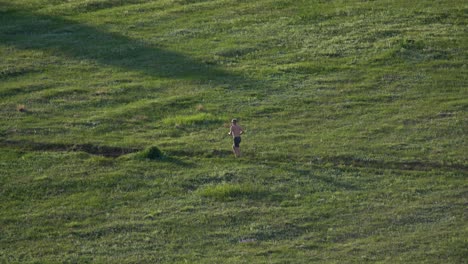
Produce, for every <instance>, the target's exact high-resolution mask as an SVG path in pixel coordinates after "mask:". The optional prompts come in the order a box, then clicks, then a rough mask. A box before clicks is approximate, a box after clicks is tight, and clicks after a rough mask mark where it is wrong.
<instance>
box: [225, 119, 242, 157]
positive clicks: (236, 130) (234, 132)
mask: <svg viewBox="0 0 468 264" xmlns="http://www.w3.org/2000/svg"><path fill="white" fill-rule="evenodd" d="M242 134H244V130H242V128H241V127H240V126H239V125H238V124H237V119H233V120H232V121H231V129H230V130H229V135H231V136H232V138H233V139H234V144H233V145H232V150H233V151H234V156H236V157H237V158H238V157H240V155H241V153H240V146H239V144H240V142H241V137H240V135H242Z"/></svg>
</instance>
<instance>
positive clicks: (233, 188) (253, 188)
mask: <svg viewBox="0 0 468 264" xmlns="http://www.w3.org/2000/svg"><path fill="white" fill-rule="evenodd" d="M197 194H198V195H200V196H202V197H208V198H213V199H216V200H222V201H225V200H230V199H235V198H251V199H255V198H260V197H262V196H264V195H265V194H266V190H265V189H264V187H261V186H258V185H255V184H252V183H243V184H239V183H221V184H217V185H208V186H205V187H202V188H200V189H198V190H197Z"/></svg>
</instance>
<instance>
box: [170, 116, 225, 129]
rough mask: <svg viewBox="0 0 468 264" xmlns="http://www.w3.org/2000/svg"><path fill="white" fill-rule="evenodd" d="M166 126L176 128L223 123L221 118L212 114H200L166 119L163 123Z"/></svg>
mask: <svg viewBox="0 0 468 264" xmlns="http://www.w3.org/2000/svg"><path fill="white" fill-rule="evenodd" d="M162 122H163V124H165V125H175V126H192V125H209V124H216V123H219V122H222V119H221V118H218V117H216V116H214V115H212V114H210V113H198V114H195V115H189V116H181V115H178V116H174V117H168V118H165V119H164V120H163V121H162Z"/></svg>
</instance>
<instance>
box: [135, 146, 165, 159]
mask: <svg viewBox="0 0 468 264" xmlns="http://www.w3.org/2000/svg"><path fill="white" fill-rule="evenodd" d="M137 157H139V158H143V159H149V160H161V159H163V158H164V157H165V155H164V153H163V152H162V151H161V150H160V149H159V148H158V147H156V146H151V147H148V148H146V149H144V150H143V151H141V152H140V153H138V154H137Z"/></svg>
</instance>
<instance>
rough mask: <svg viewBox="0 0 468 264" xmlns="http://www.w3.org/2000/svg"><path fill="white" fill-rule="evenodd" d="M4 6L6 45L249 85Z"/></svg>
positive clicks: (0, 14)
mask: <svg viewBox="0 0 468 264" xmlns="http://www.w3.org/2000/svg"><path fill="white" fill-rule="evenodd" d="M0 5H2V7H3V11H2V9H0V25H2V26H0V39H1V44H2V45H7V46H13V47H15V48H18V49H31V50H44V51H48V52H51V53H52V54H55V55H59V56H63V57H69V58H72V59H77V60H94V61H96V62H98V63H100V64H103V65H108V66H115V67H118V68H121V69H125V70H130V71H137V72H142V73H145V74H148V75H150V76H154V77H160V78H175V79H188V80H197V81H202V82H203V81H206V82H215V83H230V82H234V81H237V82H239V81H240V82H243V81H246V80H245V79H244V78H243V77H240V76H236V75H233V74H230V73H228V72H226V71H224V70H222V69H219V68H217V67H214V66H212V65H209V64H206V63H203V62H201V61H198V60H195V59H193V58H190V57H188V56H186V55H183V54H180V53H177V52H173V51H169V50H165V49H163V48H161V47H158V46H157V45H154V44H149V43H146V42H144V41H140V40H137V39H132V38H128V37H125V36H122V35H119V34H116V33H111V32H106V31H104V30H101V29H99V28H96V27H93V26H89V25H85V24H81V23H77V22H74V21H71V20H67V19H65V18H61V17H55V16H48V15H41V14H35V13H34V12H33V11H27V10H20V9H18V8H16V7H15V6H14V5H11V4H9V3H6V2H1V1H0ZM155 30H157V28H156V29H155ZM14 74H18V73H14Z"/></svg>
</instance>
